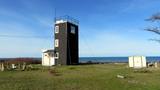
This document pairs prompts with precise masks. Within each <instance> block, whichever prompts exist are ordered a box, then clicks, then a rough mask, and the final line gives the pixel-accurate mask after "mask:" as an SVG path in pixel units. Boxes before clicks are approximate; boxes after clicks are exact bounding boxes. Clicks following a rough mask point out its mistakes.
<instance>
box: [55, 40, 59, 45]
mask: <svg viewBox="0 0 160 90" xmlns="http://www.w3.org/2000/svg"><path fill="white" fill-rule="evenodd" d="M58 46H59V40H58V39H55V47H58Z"/></svg>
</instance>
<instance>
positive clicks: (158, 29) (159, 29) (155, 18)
mask: <svg viewBox="0 0 160 90" xmlns="http://www.w3.org/2000/svg"><path fill="white" fill-rule="evenodd" d="M146 21H151V22H156V23H158V25H159V26H158V25H157V26H152V27H148V28H146V29H145V30H146V31H149V32H153V33H155V34H158V35H160V13H156V14H153V15H152V16H151V17H150V18H148V19H146ZM150 40H153V41H157V42H160V39H150Z"/></svg>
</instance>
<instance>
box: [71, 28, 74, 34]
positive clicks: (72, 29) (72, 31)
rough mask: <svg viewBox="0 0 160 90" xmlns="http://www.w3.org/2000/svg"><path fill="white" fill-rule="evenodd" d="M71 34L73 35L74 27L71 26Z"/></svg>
mask: <svg viewBox="0 0 160 90" xmlns="http://www.w3.org/2000/svg"><path fill="white" fill-rule="evenodd" d="M71 33H73V34H75V27H74V26H71Z"/></svg>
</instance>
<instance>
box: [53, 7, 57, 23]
mask: <svg viewBox="0 0 160 90" xmlns="http://www.w3.org/2000/svg"><path fill="white" fill-rule="evenodd" d="M56 17H57V10H56V8H55V9H54V22H55V23H56Z"/></svg>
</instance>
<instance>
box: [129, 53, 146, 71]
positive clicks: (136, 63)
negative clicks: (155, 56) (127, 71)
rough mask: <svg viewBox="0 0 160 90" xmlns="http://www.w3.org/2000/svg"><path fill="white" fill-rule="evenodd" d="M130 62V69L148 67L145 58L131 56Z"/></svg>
mask: <svg viewBox="0 0 160 90" xmlns="http://www.w3.org/2000/svg"><path fill="white" fill-rule="evenodd" d="M128 62H129V67H133V68H144V67H146V66H147V65H146V57H145V56H130V57H129V59H128Z"/></svg>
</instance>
